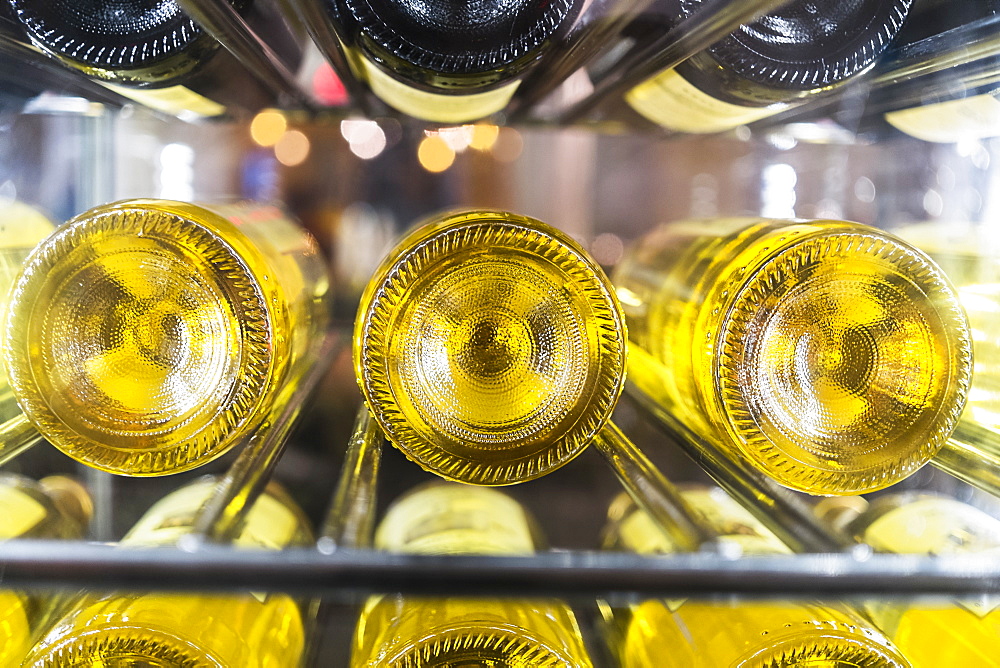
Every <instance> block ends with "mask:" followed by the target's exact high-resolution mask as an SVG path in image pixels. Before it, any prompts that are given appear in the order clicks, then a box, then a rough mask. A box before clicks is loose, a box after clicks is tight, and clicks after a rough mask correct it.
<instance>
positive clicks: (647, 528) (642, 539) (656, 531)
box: [618, 509, 679, 554]
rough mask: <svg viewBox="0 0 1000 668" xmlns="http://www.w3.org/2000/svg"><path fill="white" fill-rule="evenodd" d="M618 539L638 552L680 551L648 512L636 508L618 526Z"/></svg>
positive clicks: (668, 552) (667, 552) (665, 552)
mask: <svg viewBox="0 0 1000 668" xmlns="http://www.w3.org/2000/svg"><path fill="white" fill-rule="evenodd" d="M618 540H619V541H620V542H621V544H622V545H623V546H624V547H626V548H628V549H629V550H630V551H632V552H635V553H637V554H670V553H672V552H678V551H679V550H678V548H677V545H676V544H675V543H674V542H673V541H672V540H671V539H670V536H668V535H667V534H666V533H665V532H664V531H663V530H662V529H660V527H659V526H658V525H657V524H656V522H654V521H653V518H651V517H650V516H649V515H648V514H646V513H645V512H643V511H641V510H638V509H637V510H635V511H633V512H632V513H630V514H629V515H628V517H626V518H625V519H624V520H622V522H621V524H620V525H619V526H618Z"/></svg>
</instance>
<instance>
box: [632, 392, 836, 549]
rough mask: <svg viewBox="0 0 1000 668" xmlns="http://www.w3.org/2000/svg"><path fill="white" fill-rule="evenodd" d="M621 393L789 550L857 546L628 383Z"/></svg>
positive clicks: (772, 482) (800, 503) (774, 485)
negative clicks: (661, 428) (666, 433)
mask: <svg viewBox="0 0 1000 668" xmlns="http://www.w3.org/2000/svg"><path fill="white" fill-rule="evenodd" d="M625 393H626V394H627V395H628V396H629V397H630V398H631V399H632V400H633V401H634V402H635V404H636V405H637V406H639V407H640V408H642V409H643V410H644V411H645V412H646V413H647V414H648V415H650V416H651V417H652V418H653V419H654V420H655V421H656V422H657V423H659V424H660V425H661V426H662V427H663V428H664V429H665V430H666V431H668V432H669V433H670V435H671V436H674V437H675V438H674V440H675V441H676V442H677V444H678V445H680V446H681V448H682V449H683V450H684V451H685V452H686V453H687V454H688V456H689V457H691V459H693V460H694V461H695V462H696V463H697V464H698V465H699V466H701V467H702V468H703V469H704V470H705V472H706V473H708V475H709V476H711V477H712V479H713V480H715V482H716V483H717V484H718V485H719V486H720V487H722V488H723V489H724V490H726V492H728V493H729V494H730V495H731V496H732V497H733V498H735V499H736V500H737V501H739V502H740V503H741V504H742V505H743V506H744V507H745V508H746V509H747V510H748V511H750V512H751V513H752V514H753V516H754V517H756V518H757V519H758V520H759V521H760V522H761V524H763V525H764V526H766V527H767V528H768V529H770V530H771V531H772V532H773V533H774V534H775V535H776V536H778V538H780V539H781V541H782V542H783V543H785V544H786V545H788V547H789V548H791V550H792V551H793V552H839V551H842V550H845V549H849V548H852V547H856V545H855V544H854V541H852V540H850V539H849V538H847V537H846V536H841V535H838V534H837V533H836V532H835V531H833V530H832V529H831V528H829V527H827V526H825V525H824V524H823V523H822V522H820V521H819V520H818V519H817V518H816V516H815V515H814V514H813V512H812V509H811V508H810V507H809V506H808V504H806V503H804V502H802V501H800V500H799V499H797V498H796V497H795V496H794V495H793V493H792V492H790V491H789V490H786V489H785V488H783V487H781V486H780V485H778V484H777V483H775V482H774V481H773V480H771V479H770V478H768V477H767V476H765V475H763V474H761V473H757V472H755V471H753V470H751V469H749V468H747V467H744V466H741V465H739V464H738V463H737V462H735V461H733V460H732V459H731V458H729V457H727V456H726V455H725V454H724V453H723V452H722V451H721V450H719V448H718V446H717V445H715V443H713V442H712V441H711V440H709V439H706V438H702V437H701V436H699V435H698V434H695V433H694V432H693V431H691V430H690V429H689V428H688V427H687V426H686V425H684V424H683V423H681V422H680V421H679V420H678V419H677V418H676V417H674V416H673V415H672V414H671V413H670V412H669V411H668V410H667V409H666V408H664V407H663V406H661V405H660V404H659V402H657V401H655V400H654V399H653V398H651V397H650V396H649V395H647V394H646V393H645V392H643V391H642V390H641V389H639V388H638V387H637V386H636V385H635V384H633V383H632V382H631V381H628V382H627V383H626V385H625Z"/></svg>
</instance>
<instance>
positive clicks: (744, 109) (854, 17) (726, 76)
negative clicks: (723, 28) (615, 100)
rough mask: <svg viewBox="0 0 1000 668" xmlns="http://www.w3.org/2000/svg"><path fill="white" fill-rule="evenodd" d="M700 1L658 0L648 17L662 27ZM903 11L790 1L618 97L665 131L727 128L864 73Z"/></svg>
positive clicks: (899, 5)
mask: <svg viewBox="0 0 1000 668" xmlns="http://www.w3.org/2000/svg"><path fill="white" fill-rule="evenodd" d="M703 4H706V3H704V2H701V1H700V0H693V1H685V0H659V4H654V8H653V11H652V12H650V13H651V14H652V15H653V16H659V17H661V18H662V20H663V22H664V23H665V28H669V27H671V26H672V25H675V24H676V23H678V22H679V21H680V20H682V19H683V18H686V17H687V16H689V15H690V14H692V13H694V12H695V11H697V10H698V9H700V8H701V7H702V5H703ZM909 7H910V0H886V1H883V0H859V1H858V2H851V3H824V4H823V5H821V6H818V5H817V4H816V3H814V2H811V1H809V0H795V1H793V2H790V3H788V4H787V5H784V6H783V7H781V8H780V9H778V10H775V11H773V12H771V13H769V14H766V15H765V16H763V17H761V18H760V19H758V20H756V21H754V22H753V23H749V24H746V25H743V26H741V27H740V28H739V29H737V30H735V31H734V32H732V33H731V34H730V35H729V36H728V37H726V38H724V39H722V40H720V41H719V42H717V43H715V44H713V45H712V46H711V47H709V48H708V49H705V50H704V51H701V52H699V53H697V54H695V55H694V56H692V57H691V58H688V59H687V60H686V61H684V62H682V63H680V64H679V65H677V66H676V67H673V68H670V69H667V70H664V71H663V72H660V73H659V74H657V75H655V76H653V77H651V78H649V79H648V80H646V81H644V82H643V83H641V84H639V85H638V86H636V87H635V88H633V89H632V90H631V91H629V92H628V93H627V94H626V96H625V99H626V101H627V102H628V104H629V105H630V106H631V107H632V108H633V109H635V110H636V111H637V112H639V114H641V115H642V116H644V117H645V118H647V119H649V120H650V121H652V122H654V123H656V124H658V125H661V126H663V127H665V128H668V129H670V130H674V131H678V132H691V133H707V132H719V131H723V130H729V129H731V128H735V127H737V126H739V125H743V124H745V123H750V122H753V121H756V120H759V119H761V118H765V117H767V116H770V115H772V114H775V113H777V112H779V111H784V110H786V109H788V108H790V107H791V106H794V105H795V104H796V103H800V102H802V101H803V100H805V99H806V98H808V97H810V96H814V95H816V94H819V93H824V92H826V91H828V90H830V89H832V88H835V87H837V86H840V85H842V84H844V83H845V82H847V81H848V80H850V79H851V78H852V77H854V76H857V75H859V74H861V73H863V72H865V71H867V70H868V69H869V68H871V66H872V65H874V64H875V62H876V60H877V59H878V57H879V56H880V55H881V54H882V52H883V51H884V50H885V48H886V47H887V46H888V45H889V42H890V40H891V39H892V38H893V37H894V36H895V35H896V33H897V32H898V31H899V29H900V27H901V26H902V25H903V20H904V19H905V18H906V15H907V12H908V11H909ZM644 20H645V21H646V22H647V23H648V21H649V20H650V19H649V18H648V17H647V18H646V19H644Z"/></svg>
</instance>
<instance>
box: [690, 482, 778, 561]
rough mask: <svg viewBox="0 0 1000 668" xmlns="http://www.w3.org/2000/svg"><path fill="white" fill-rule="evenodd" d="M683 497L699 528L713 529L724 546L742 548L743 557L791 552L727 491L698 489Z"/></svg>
mask: <svg viewBox="0 0 1000 668" xmlns="http://www.w3.org/2000/svg"><path fill="white" fill-rule="evenodd" d="M683 495H684V501H685V502H687V505H688V508H690V509H691V512H692V513H694V514H695V516H696V517H697V518H698V520H699V524H701V525H703V526H707V527H711V529H712V532H713V533H714V534H716V535H717V536H718V540H719V542H720V543H723V544H730V545H738V546H739V548H740V551H741V552H742V553H743V554H789V553H790V552H791V550H790V549H788V546H786V545H785V544H784V543H782V542H781V540H779V539H778V537H777V536H775V535H774V534H773V533H771V532H770V531H768V529H767V528H766V527H765V526H764V525H763V524H761V523H760V522H758V521H757V519H756V518H755V517H754V516H753V515H751V514H750V513H749V512H748V511H747V510H746V509H745V508H744V507H743V506H741V505H740V504H738V503H737V502H736V501H734V500H733V499H732V498H731V497H730V496H729V495H728V494H726V493H725V492H724V491H723V490H721V489H719V488H716V487H713V488H705V489H702V488H694V489H688V490H684V492H683Z"/></svg>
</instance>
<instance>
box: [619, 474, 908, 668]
mask: <svg viewBox="0 0 1000 668" xmlns="http://www.w3.org/2000/svg"><path fill="white" fill-rule="evenodd" d="M683 496H684V500H685V501H686V502H687V504H688V506H689V507H690V508H691V510H692V511H693V512H694V513H695V514H696V516H697V517H698V518H699V519H700V520H701V522H702V524H703V525H704V526H706V527H709V528H711V530H712V531H713V532H714V533H716V534H717V535H718V539H719V542H720V543H721V544H722V545H723V548H724V549H733V550H738V551H741V552H742V553H744V554H782V553H786V552H788V549H787V548H786V547H785V546H784V545H783V544H782V543H781V542H780V541H779V540H778V539H777V537H775V536H774V535H773V534H771V533H770V532H768V531H767V529H765V528H764V527H763V526H762V525H761V524H760V523H759V522H757V521H756V520H755V519H754V518H753V517H752V516H751V515H750V514H749V513H748V512H747V511H746V510H744V509H743V508H742V507H740V506H739V505H738V504H737V503H736V502H735V501H733V500H732V499H730V498H729V497H728V496H727V495H726V494H725V493H724V492H722V490H720V489H717V488H711V489H709V488H700V487H699V488H691V489H687V490H685V491H684V492H683ZM609 519H610V524H609V526H608V530H607V538H606V544H607V546H608V547H612V548H616V549H624V550H629V551H633V552H638V553H640V554H665V553H671V552H675V551H677V548H676V546H675V545H674V544H673V543H672V542H671V541H670V539H669V538H668V537H667V535H666V534H665V533H663V532H662V531H661V530H660V529H659V528H658V527H657V526H656V525H655V524H654V523H653V521H652V520H651V519H650V517H649V516H648V515H646V514H645V513H644V512H643V511H641V510H639V509H638V508H637V507H636V506H635V505H634V503H633V502H632V501H631V500H630V499H629V498H628V497H626V496H624V495H623V496H620V497H619V498H618V499H616V501H615V502H614V503H613V504H612V506H611V509H610V511H609ZM602 610H603V612H604V613H605V618H606V621H607V622H608V637H609V640H610V644H611V646H612V649H613V651H614V653H615V654H616V655H617V657H618V659H619V660H620V662H621V665H622V666H623V668H720V667H722V666H732V667H734V668H791V667H793V666H797V667H799V668H806V667H809V668H819V667H820V666H823V667H830V668H848V667H853V666H872V667H878V668H906V667H907V666H909V665H910V664H908V663H907V661H906V659H904V658H903V656H902V655H900V654H899V652H897V651H896V650H895V649H894V648H893V647H892V645H891V643H889V641H888V640H887V639H886V638H885V637H884V636H883V635H882V634H881V633H880V632H879V631H878V630H877V629H875V628H873V627H872V626H871V625H870V624H868V623H867V622H865V621H864V620H863V619H861V618H860V617H859V616H858V615H857V614H855V613H854V612H853V611H851V610H848V609H847V608H845V607H842V606H837V605H820V604H817V603H811V602H798V601H796V602H792V601H770V600H769V601H739V602H722V601H718V602H717V601H703V600H662V599H654V600H648V601H643V602H641V603H636V604H633V605H630V606H629V607H628V608H625V609H623V608H616V607H611V606H608V605H606V604H602Z"/></svg>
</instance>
